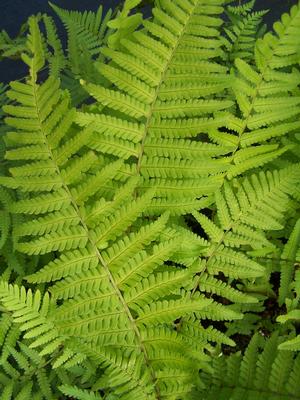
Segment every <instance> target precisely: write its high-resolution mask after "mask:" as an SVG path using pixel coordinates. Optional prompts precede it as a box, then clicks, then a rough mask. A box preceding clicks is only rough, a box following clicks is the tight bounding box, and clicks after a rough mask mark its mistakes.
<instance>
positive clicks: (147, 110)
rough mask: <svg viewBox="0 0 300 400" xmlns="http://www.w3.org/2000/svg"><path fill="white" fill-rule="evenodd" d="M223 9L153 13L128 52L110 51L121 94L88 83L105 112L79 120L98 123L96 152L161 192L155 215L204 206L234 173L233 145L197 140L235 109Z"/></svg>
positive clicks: (186, 7)
mask: <svg viewBox="0 0 300 400" xmlns="http://www.w3.org/2000/svg"><path fill="white" fill-rule="evenodd" d="M222 3H223V1H222V0H220V1H215V2H214V4H213V5H212V6H211V7H203V2H202V1H198V0H197V1H196V0H195V1H193V2H187V3H185V2H182V1H180V0H178V1H176V3H174V4H172V5H171V3H170V2H163V4H162V5H158V6H157V7H155V8H154V9H153V15H154V19H153V21H151V22H149V21H144V22H143V25H144V28H143V29H141V30H138V31H137V32H135V33H133V34H132V37H131V39H123V40H121V42H120V43H121V45H122V48H121V49H120V50H118V51H115V50H112V49H104V50H103V51H102V52H103V54H104V55H105V56H106V57H108V58H110V59H111V62H110V63H109V64H107V65H101V64H98V65H97V68H98V69H99V72H100V73H101V74H102V75H103V76H105V78H107V79H108V80H109V81H110V82H111V83H112V84H113V85H114V88H112V89H111V88H109V89H108V88H104V87H102V86H99V85H95V84H93V83H89V82H82V84H83V86H84V87H85V88H86V90H88V92H89V93H90V94H91V95H92V96H93V97H95V98H96V99H97V100H98V102H99V103H100V104H101V105H102V106H105V110H104V112H103V113H100V114H99V113H92V114H91V113H86V112H79V113H77V118H76V121H77V122H78V124H79V125H81V126H86V125H88V124H90V123H93V125H94V127H95V130H96V131H97V134H95V135H94V139H93V143H92V148H93V149H95V150H96V151H100V152H101V153H104V154H105V153H106V154H114V155H117V156H118V157H119V158H122V159H124V160H128V161H127V164H126V165H127V168H128V172H129V171H130V173H131V174H133V175H139V176H141V177H142V183H141V184H140V185H139V190H145V189H146V188H148V187H149V186H151V187H153V186H155V188H156V196H155V198H154V200H153V202H152V206H151V212H152V213H154V214H158V213H161V212H162V211H164V210H165V209H169V210H171V212H172V214H179V213H184V212H189V211H191V210H193V209H195V208H197V205H198V204H200V203H199V201H198V198H199V197H200V196H202V195H207V194H211V193H213V192H214V190H215V189H216V188H217V187H218V186H219V185H220V176H219V175H220V174H221V173H222V172H224V171H226V170H227V162H226V159H224V161H219V160H216V158H215V157H216V156H218V155H220V154H226V152H228V147H229V146H215V145H211V144H207V143H203V142H201V141H200V140H198V139H197V138H200V137H201V136H200V134H202V136H203V134H205V133H207V132H208V130H209V129H211V128H212V127H216V128H217V127H218V126H222V125H223V124H224V119H222V118H220V119H218V118H215V119H213V118H212V115H213V113H214V112H215V111H217V110H225V109H227V108H229V107H230V106H231V105H232V102H231V101H226V100H224V99H222V93H223V91H224V89H225V88H226V87H228V86H229V85H230V77H229V76H228V75H227V74H226V68H225V67H223V66H221V65H219V64H218V63H217V62H215V59H216V58H217V57H219V56H220V55H221V54H222V50H221V45H222V42H221V40H220V38H219V31H218V27H219V26H220V25H221V23H222V21H221V19H220V18H219V14H220V13H221V12H222V11H223V8H222V7H221V6H222ZM205 24H207V25H205ZM201 60H202V61H201ZM200 70H201V76H200V75H199V72H200ZM191 82H192V83H191ZM212 95H215V96H217V95H218V96H219V97H220V98H219V99H213V98H211V96H212ZM120 112H121V114H120ZM191 138H194V139H191ZM191 149H193V150H192V151H191ZM207 165H210V168H206V166H207ZM204 170H205V172H204ZM202 171H203V172H202ZM178 195H179V196H180V197H181V199H180V200H179V198H178ZM175 197H177V200H176V203H175V202H174V198H175Z"/></svg>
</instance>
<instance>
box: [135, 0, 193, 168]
mask: <svg viewBox="0 0 300 400" xmlns="http://www.w3.org/2000/svg"><path fill="white" fill-rule="evenodd" d="M197 3H198V2H195V4H194V6H193V10H192V11H191V13H190V15H189V17H188V19H187V21H186V23H185V25H184V26H183V28H182V30H181V33H180V35H179V37H178V40H177V43H176V45H175V46H174V49H173V50H172V52H171V54H170V57H169V60H168V61H167V63H166V65H165V69H164V71H163V72H162V75H161V79H160V81H159V83H158V85H157V88H156V91H155V94H154V99H153V101H152V103H151V105H150V110H149V113H148V116H147V120H146V123H145V131H144V135H143V137H142V140H141V148H140V151H139V154H138V160H137V164H136V173H137V175H140V171H141V166H142V158H143V155H144V148H145V142H146V139H147V136H148V131H149V128H150V127H151V120H152V115H153V113H154V110H155V105H156V102H157V100H158V96H159V92H160V90H161V86H162V85H163V83H164V81H165V78H166V74H167V73H168V69H169V67H170V65H171V63H172V61H173V58H174V56H175V54H176V51H177V49H178V46H179V45H180V41H181V39H182V37H183V35H184V33H185V30H186V28H187V26H188V24H189V22H190V19H191V18H192V16H193V14H194V11H195V9H196V7H197Z"/></svg>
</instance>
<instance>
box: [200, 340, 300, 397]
mask: <svg viewBox="0 0 300 400" xmlns="http://www.w3.org/2000/svg"><path fill="white" fill-rule="evenodd" d="M281 341H282V338H278V337H277V336H276V335H273V336H272V337H271V338H270V339H267V340H264V339H263V338H262V337H260V336H259V335H258V334H257V335H255V336H254V337H253V338H252V339H251V342H250V344H249V345H248V347H247V349H246V351H245V354H244V356H242V355H241V354H240V353H236V354H232V355H230V356H223V355H221V357H219V358H215V359H214V361H213V373H212V374H211V375H210V374H205V388H204V389H203V390H200V391H199V393H197V394H195V396H196V395H197V396H198V399H205V400H210V399H216V398H218V399H221V398H222V399H223V398H224V399H225V398H226V399H228V398H232V399H233V398H240V396H244V397H245V398H249V399H250V398H252V399H254V398H255V399H259V400H260V399H261V400H265V399H268V400H273V399H274V400H275V399H279V398H280V399H282V400H285V399H286V400H288V399H297V398H298V397H299V387H298V385H297V384H296V381H297V379H299V372H300V370H299V355H298V356H294V355H293V354H292V353H290V352H282V351H278V350H277V346H278V344H279V343H280V342H281ZM261 350H262V352H261ZM221 371H222V373H220V372H221ZM195 398H196V397H195Z"/></svg>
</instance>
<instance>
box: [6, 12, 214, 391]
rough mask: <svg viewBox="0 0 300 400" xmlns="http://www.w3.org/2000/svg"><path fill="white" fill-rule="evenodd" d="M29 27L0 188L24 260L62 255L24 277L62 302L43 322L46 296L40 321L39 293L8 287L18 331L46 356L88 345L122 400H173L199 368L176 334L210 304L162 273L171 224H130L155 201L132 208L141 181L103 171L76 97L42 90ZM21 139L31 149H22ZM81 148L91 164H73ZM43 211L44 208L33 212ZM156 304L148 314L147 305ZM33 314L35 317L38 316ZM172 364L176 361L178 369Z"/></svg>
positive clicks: (143, 199) (146, 198) (171, 246)
mask: <svg viewBox="0 0 300 400" xmlns="http://www.w3.org/2000/svg"><path fill="white" fill-rule="evenodd" d="M30 27H31V36H30V39H29V40H30V43H32V51H33V56H32V57H31V58H29V56H27V55H26V57H25V56H24V57H23V58H24V60H25V61H26V62H27V63H28V65H29V66H30V76H31V79H30V80H29V81H28V83H26V84H24V83H13V84H12V88H11V90H10V91H9V92H8V96H9V97H10V98H12V99H15V100H17V101H18V103H19V105H9V106H6V107H5V111H6V112H7V113H9V114H10V115H11V116H10V117H7V118H6V122H7V123H8V124H10V125H11V126H12V127H13V128H15V129H17V130H16V131H15V132H12V133H9V134H8V135H7V143H8V145H9V146H12V148H11V149H10V150H8V151H7V153H6V158H7V159H8V160H18V161H19V162H20V164H19V166H17V167H13V168H11V169H10V173H11V176H10V177H2V178H1V183H2V184H3V185H5V186H7V187H9V188H15V189H18V193H19V195H18V200H17V201H16V202H15V203H13V204H12V205H11V208H10V209H11V211H12V212H17V213H21V214H23V215H24V220H23V222H22V223H21V224H20V225H19V226H18V227H17V229H16V232H15V234H16V235H17V237H18V242H17V243H16V249H17V250H18V251H20V252H23V253H25V254H28V255H35V254H36V255H38V254H46V253H50V252H54V251H55V252H59V253H60V255H59V256H57V257H56V258H55V260H53V261H51V262H50V264H49V265H46V266H45V267H44V268H43V269H41V270H40V271H38V272H37V274H33V275H30V276H29V277H28V280H29V281H30V282H37V281H39V282H41V281H44V282H48V281H52V280H53V279H57V278H61V279H60V280H59V281H58V282H57V283H55V284H54V285H53V286H52V287H51V288H50V292H51V293H52V296H53V298H54V299H57V298H62V299H64V302H63V304H62V305H61V306H60V307H58V308H57V310H56V309H55V308H54V309H52V310H51V320H50V321H49V322H48V323H47V322H46V320H45V316H46V315H47V314H45V313H47V308H48V306H47V305H44V302H46V303H45V304H48V297H47V295H46V297H45V300H44V302H43V304H42V306H41V310H40V313H41V315H42V316H43V317H42V318H44V320H43V319H40V317H38V316H36V314H35V313H36V312H38V311H39V305H38V304H39V302H40V300H39V298H40V295H39V292H36V294H35V297H34V300H33V301H32V300H31V292H28V293H27V295H26V294H25V292H24V288H21V289H20V291H19V289H18V288H16V289H6V287H7V286H6V284H4V285H5V286H4V289H3V293H2V295H1V297H2V301H3V304H4V307H5V308H6V309H7V310H8V311H14V304H15V303H17V309H18V314H17V315H18V316H19V318H17V322H21V321H22V322H23V321H25V326H24V325H22V326H21V329H26V328H27V329H28V327H29V326H30V327H33V330H32V331H30V332H28V334H27V335H28V337H35V336H38V337H37V339H36V341H34V342H33V343H32V344H31V346H33V347H36V346H39V345H44V348H43V350H42V352H41V354H42V355H43V354H48V353H50V352H51V353H52V352H54V351H56V350H57V348H58V347H59V346H61V344H62V343H64V342H65V341H66V340H70V341H71V346H72V340H73V341H75V342H76V341H77V340H80V341H81V342H85V344H82V345H83V346H84V348H86V353H87V355H88V356H89V357H91V358H92V359H93V358H96V359H97V360H98V362H100V364H101V365H103V367H105V368H107V369H108V371H109V372H110V374H109V375H108V376H107V377H105V378H103V382H102V385H108V387H113V388H114V389H115V390H116V391H117V393H119V396H120V398H123V397H124V398H126V396H127V392H128V391H129V392H130V393H131V395H132V396H134V395H135V394H136V395H138V396H140V398H145V399H146V398H158V397H159V396H160V394H159V393H160V392H163V393H164V395H165V396H169V397H170V396H174V395H175V393H176V392H177V391H178V390H180V391H183V392H185V391H186V392H188V391H189V390H190V388H191V387H192V382H191V379H192V376H193V371H195V365H197V362H196V364H195V361H196V360H195V359H194V357H191V360H190V361H189V362H188V364H187V360H186V359H183V358H182V354H183V353H184V352H185V351H187V350H186V349H187V348H188V347H189V342H188V341H187V340H185V339H184V338H181V337H180V336H179V335H178V334H175V333H174V332H173V328H172V325H173V321H174V320H175V319H177V318H179V317H180V316H182V315H187V314H190V313H192V312H194V311H196V310H201V309H203V308H206V309H207V307H209V305H210V304H211V300H209V299H206V298H204V297H203V298H198V299H197V300H194V299H190V295H189V292H188V291H186V290H184V289H182V281H183V280H186V279H187V278H188V276H190V274H191V272H190V271H189V269H188V268H186V269H181V270H177V269H176V268H175V267H173V273H171V272H170V273H156V268H157V267H159V266H160V265H161V264H162V263H163V261H164V260H166V259H167V258H168V257H169V256H170V255H172V253H174V250H175V249H176V248H177V247H178V246H179V241H178V240H177V239H176V237H175V238H174V239H173V240H161V241H159V240H158V239H157V235H158V234H160V233H162V232H163V230H164V227H165V223H166V219H167V218H166V217H165V216H162V217H161V219H159V220H157V221H155V222H150V223H148V224H143V225H142V227H141V228H135V227H134V222H135V221H136V220H137V219H138V218H139V217H140V215H141V214H142V212H143V211H144V210H145V209H146V208H147V205H148V204H149V203H150V200H151V198H152V196H153V192H152V191H151V190H150V191H148V192H146V193H145V194H144V195H142V196H139V197H137V198H135V199H133V197H132V191H133V190H134V188H135V182H136V180H134V181H132V180H129V181H128V182H126V181H127V179H126V177H123V174H121V176H120V177H119V178H118V173H119V170H120V167H121V162H119V161H117V162H111V161H110V160H107V159H103V160H102V162H101V160H100V159H97V158H96V157H95V155H94V154H93V153H92V152H90V151H89V150H88V149H87V147H86V143H87V141H88V140H89V137H90V133H91V129H90V128H86V129H85V130H82V131H77V130H76V129H74V128H73V127H72V117H73V115H74V113H73V111H72V109H69V98H68V96H67V94H66V93H65V92H63V91H61V90H59V88H58V83H57V82H56V81H55V80H54V78H52V77H50V78H49V79H48V80H46V82H45V83H43V84H42V85H39V84H38V83H37V73H38V71H39V70H40V69H41V68H42V67H43V63H44V57H43V55H42V44H41V43H42V41H41V37H40V36H39V31H38V28H37V21H36V20H35V19H33V18H32V19H31V21H30ZM45 104H46V105H47V106H46V107H44V105H45ZM16 134H17V135H18V137H19V138H24V140H18V141H17V142H15V141H14V137H15V135H16ZM78 151H80V152H81V158H82V160H83V162H81V160H80V159H79V158H78V157H76V155H75V152H78ZM75 172H76V173H75ZM110 179H117V180H119V184H120V185H121V187H120V189H119V190H118V191H116V192H115V194H113V193H109V195H105V194H106V190H105V186H106V185H107V182H108V181H109V180H110ZM124 180H125V182H124ZM28 195H29V196H28ZM95 195H97V197H96V198H95ZM37 202H39V203H40V205H41V206H42V209H41V208H39V209H37V208H36V203H37ZM49 202H50V203H49ZM53 202H55V205H54V203H53ZM49 205H50V207H49ZM53 205H54V207H53ZM53 208H54V209H53ZM126 231H128V233H126ZM54 266H55V268H53V267H54ZM50 269H51V273H50ZM49 273H50V276H49ZM176 275H178V276H176ZM141 279H142V281H141V285H140V286H138V285H137V281H139V280H141ZM161 287H164V290H163V291H162V290H161ZM168 293H169V295H168ZM149 299H151V300H152V302H151V305H148V304H147V302H148V301H149ZM23 302H25V303H24V305H23ZM27 307H29V308H32V309H33V310H35V311H34V313H33V314H30V313H29V312H31V311H29V309H28V310H27ZM44 315H45V316H44ZM27 318H28V319H27ZM26 321H28V324H26ZM51 321H53V322H51ZM54 321H55V328H54ZM25 327H26V328H25ZM170 340H171V341H172V342H173V343H174V345H173V346H174V347H173V349H171V348H170V346H169V341H170ZM75 342H74V344H73V348H75ZM66 352H67V353H66V354H62V355H61V356H60V358H59V359H58V360H56V361H55V362H54V363H53V368H56V367H57V366H60V365H61V364H62V363H63V362H65V361H67V360H69V358H70V356H71V355H72V352H71V353H68V350H66ZM170 357H171V358H175V359H178V363H177V364H175V365H173V364H170V363H169V361H168V359H169V358H170ZM198 357H199V356H198ZM160 359H161V360H163V362H162V361H159V360H160ZM200 359H201V357H200ZM132 364H133V368H129V365H132ZM128 368H129V369H128ZM184 368H185V369H186V368H188V370H190V373H189V374H186V373H184V374H182V378H178V380H177V383H176V384H174V383H172V377H173V376H177V374H181V371H182V370H183V369H184ZM123 370H124V372H122V371H123ZM116 372H118V375H115V374H116ZM112 374H113V376H114V378H112V376H111V375H112ZM160 376H161V377H160ZM104 387H105V386H104Z"/></svg>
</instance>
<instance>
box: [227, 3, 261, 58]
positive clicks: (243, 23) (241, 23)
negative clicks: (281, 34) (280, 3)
mask: <svg viewBox="0 0 300 400" xmlns="http://www.w3.org/2000/svg"><path fill="white" fill-rule="evenodd" d="M254 3H255V1H253V0H252V1H249V2H248V3H245V4H243V5H239V6H228V7H227V10H226V13H227V16H228V18H229V21H230V22H229V23H228V24H227V25H228V26H225V27H224V31H225V38H224V45H225V48H226V50H227V52H226V54H227V57H228V61H229V62H230V63H232V62H234V60H235V59H236V58H240V59H243V60H245V61H251V60H252V57H253V52H254V47H255V42H256V40H257V38H258V37H261V36H262V35H263V33H264V30H265V29H264V26H263V25H262V19H263V16H264V15H265V14H266V13H267V12H268V11H266V10H262V11H253V7H254Z"/></svg>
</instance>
